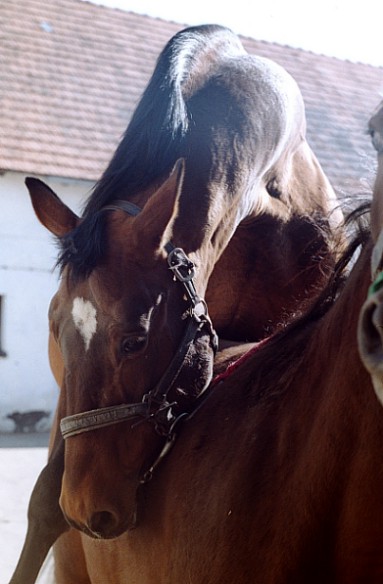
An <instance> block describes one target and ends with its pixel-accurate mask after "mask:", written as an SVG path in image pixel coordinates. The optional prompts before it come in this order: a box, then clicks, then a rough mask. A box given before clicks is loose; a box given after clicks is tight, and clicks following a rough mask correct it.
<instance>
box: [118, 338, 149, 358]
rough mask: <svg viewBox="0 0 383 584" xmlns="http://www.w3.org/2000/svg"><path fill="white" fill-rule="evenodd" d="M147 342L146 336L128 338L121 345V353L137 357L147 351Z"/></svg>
mask: <svg viewBox="0 0 383 584" xmlns="http://www.w3.org/2000/svg"><path fill="white" fill-rule="evenodd" d="M147 340H148V339H147V337H146V336H145V335H132V336H130V337H126V338H125V339H124V340H123V341H122V343H121V352H122V353H123V354H124V355H126V356H135V355H136V354H137V353H140V352H142V351H143V350H144V349H145V347H146V344H147Z"/></svg>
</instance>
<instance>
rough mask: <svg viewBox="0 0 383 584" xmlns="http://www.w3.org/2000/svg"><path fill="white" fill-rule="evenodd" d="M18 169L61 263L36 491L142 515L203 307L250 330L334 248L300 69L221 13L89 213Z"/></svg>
mask: <svg viewBox="0 0 383 584" xmlns="http://www.w3.org/2000/svg"><path fill="white" fill-rule="evenodd" d="M27 186H28V189H29V191H30V195H31V198H32V203H33V206H34V209H35V211H36V214H37V216H38V218H39V219H40V221H41V222H42V223H43V225H44V226H45V227H47V229H49V230H50V231H51V232H52V233H53V234H54V235H55V236H57V237H58V238H59V239H60V245H61V253H60V258H59V264H60V266H61V269H62V281H61V284H60V288H59V291H58V293H57V294H56V296H55V297H54V299H53V300H52V303H51V307H50V332H51V336H50V348H51V353H50V355H51V362H52V364H53V370H54V371H55V372H56V377H57V379H58V380H59V381H60V385H61V393H60V398H59V405H58V412H57V419H58V420H63V421H62V424H61V426H62V431H63V433H64V435H65V437H66V443H65V459H63V453H64V445H63V442H62V439H61V436H60V433H59V432H58V428H57V427H56V426H55V428H54V430H53V437H52V447H51V455H50V463H49V464H48V467H47V469H46V471H44V472H43V474H42V477H41V478H40V479H39V481H38V483H37V485H38V489H37V492H38V493H39V495H38V497H40V501H42V503H43V504H44V505H46V502H47V499H46V496H47V490H46V488H45V487H44V485H46V484H47V483H48V484H49V485H50V486H52V484H53V483H54V484H55V488H54V489H53V488H50V489H49V490H48V492H49V495H50V496H52V497H53V498H54V497H55V496H56V494H57V495H58V493H56V490H55V489H57V488H58V489H59V490H60V486H61V476H62V475H63V479H62V486H61V497H60V505H61V508H62V510H63V511H64V514H65V517H66V519H67V521H68V522H69V523H70V524H71V525H74V526H75V527H77V528H80V529H82V530H84V531H85V532H86V533H88V534H90V535H91V536H97V537H99V536H102V537H105V538H108V537H116V536H119V535H120V534H122V533H124V532H125V531H126V530H127V529H133V527H135V525H136V524H137V521H138V506H137V497H138V496H139V495H138V491H139V488H140V486H141V483H143V482H145V481H146V478H147V476H148V473H149V475H150V472H151V469H152V467H153V465H154V464H156V462H157V460H158V456H159V455H158V452H162V451H161V444H163V443H164V440H165V445H166V440H167V439H168V438H169V436H170V434H171V428H172V425H173V423H174V422H176V421H177V420H178V417H179V416H180V415H183V413H184V412H185V411H188V409H189V406H190V404H191V403H193V401H194V400H196V399H198V398H199V396H200V395H201V394H203V393H204V391H205V389H206V387H207V385H208V383H209V381H210V379H211V377H212V366H213V356H214V350H215V342H216V339H215V333H214V329H213V325H212V322H211V321H213V323H214V327H215V328H216V329H217V330H218V332H219V333H220V334H221V335H224V336H225V337H229V338H231V339H234V340H238V339H239V340H243V339H249V340H257V339H260V338H262V337H263V336H265V333H266V331H267V328H268V327H270V325H271V326H275V324H276V323H279V322H280V321H281V319H282V317H283V314H284V313H289V312H294V311H298V310H299V307H300V306H301V305H303V304H304V303H305V301H310V299H311V297H312V296H313V295H316V294H317V292H318V290H319V289H320V287H321V285H323V283H324V282H325V281H326V280H327V279H328V275H329V272H330V269H331V267H332V265H333V262H334V249H333V247H332V244H331V240H330V239H329V238H328V235H327V231H328V229H329V228H332V227H334V226H335V225H338V224H339V222H340V213H339V211H338V210H337V202H336V199H335V195H334V193H333V191H332V189H331V187H330V185H329V183H328V181H327V179H326V177H325V175H324V173H323V171H322V169H321V167H320V165H319V164H318V162H317V160H316V158H315V156H314V155H313V153H312V152H311V150H310V148H309V146H308V144H307V142H306V140H305V115H304V105H303V100H302V97H301V94H300V92H299V89H298V87H297V85H296V83H295V82H294V81H293V79H292V78H291V77H290V76H289V75H288V74H287V73H286V71H284V70H283V69H282V68H281V67H279V66H278V65H276V64H275V63H273V62H272V61H269V60H267V59H261V58H259V57H254V56H250V55H248V54H247V53H246V52H245V51H244V49H243V47H242V45H241V44H240V42H239V40H238V38H237V37H236V36H235V35H233V34H232V33H231V32H230V31H228V30H227V29H224V28H222V27H218V26H202V27H195V28H190V29H186V30H185V31H182V32H181V33H178V34H177V35H176V36H175V37H174V38H173V39H171V41H169V43H168V45H167V46H166V47H165V49H164V51H163V52H162V54H161V55H160V57H159V60H158V62H157V65H156V69H155V71H154V73H153V76H152V79H151V81H150V82H149V84H148V87H147V89H146V90H145V92H144V94H143V97H142V99H141V101H140V103H139V104H138V107H137V109H136V112H135V114H134V115H133V118H132V121H131V122H130V124H129V126H128V129H127V131H126V133H125V135H124V137H123V139H122V141H121V143H120V145H119V147H118V148H117V151H116V153H115V155H114V157H113V158H112V160H111V162H110V164H109V166H108V168H107V169H106V171H105V173H104V174H103V176H102V178H101V180H100V181H99V183H98V184H97V186H96V188H95V190H94V192H93V194H92V196H91V197H90V199H89V201H88V203H87V205H86V208H85V211H84V215H83V217H81V218H80V217H77V216H76V215H75V214H74V213H73V212H72V211H71V210H70V209H69V208H68V207H66V206H65V205H64V204H63V203H62V202H61V201H60V199H59V198H58V197H57V195H55V193H53V192H52V191H51V190H50V188H49V187H48V186H47V185H45V184H44V183H43V182H42V181H38V180H37V179H28V180H27ZM172 242H174V243H175V245H174V244H173V243H172ZM169 269H170V272H171V273H172V274H173V275H174V278H175V280H176V281H175V282H174V281H173V280H172V278H171V277H170V276H169ZM265 274H266V275H267V277H265ZM287 292H288V296H287V297H286V293H287ZM204 296H205V297H206V300H207V301H208V303H209V312H210V317H211V318H210V317H209V314H208V313H207V309H206V301H205V300H204V299H203V298H204ZM187 323H189V324H190V323H191V324H190V326H189V324H187ZM185 335H186V336H185ZM180 347H181V348H180ZM126 404H128V405H126ZM133 417H134V418H135V419H136V422H137V423H133V424H132V422H131V421H130V422H129V426H128V431H127V433H125V431H124V433H123V434H121V432H120V431H119V430H120V429H121V428H123V429H124V430H126V421H127V420H131V418H133ZM142 419H143V420H144V421H142ZM117 420H118V426H115V425H114V422H116V421H117ZM94 423H95V424H96V426H97V432H95V426H94ZM130 426H133V427H132V428H131V427H130ZM153 430H155V432H153ZM95 434H96V435H102V436H103V437H105V436H108V440H111V444H113V445H114V446H113V449H112V451H113V452H115V455H113V459H114V458H116V459H119V460H120V462H121V467H120V472H119V474H118V475H114V476H113V477H112V475H109V473H108V472H107V467H108V464H109V462H110V460H109V459H110V452H111V451H110V450H109V449H108V447H107V444H106V443H105V444H104V445H103V449H104V452H105V453H106V456H105V457H104V456H103V455H102V452H101V451H98V449H94V448H93V446H95V442H94V436H95ZM157 434H158V435H157ZM131 435H132V436H134V443H133V442H132V444H131V445H129V448H128V449H126V448H125V446H126V441H127V440H128V437H129V436H131ZM96 442H97V440H96ZM81 445H82V446H83V447H84V448H85V450H84V451H82V449H81V448H79V446H81ZM115 447H116V448H117V450H116V451H115V450H114V448H115ZM85 452H86V456H85V457H84V454H85ZM160 456H161V455H160ZM75 461H76V462H75ZM96 463H97V464H96ZM94 465H96V466H94ZM96 467H97V468H96ZM74 469H77V470H75V471H74ZM94 472H95V473H96V475H97V478H98V481H100V484H101V483H102V484H103V488H102V490H100V488H99V486H97V485H92V475H93V473H94ZM93 478H94V476H93ZM104 479H105V480H104ZM116 480H121V483H120V486H121V488H124V490H125V494H126V498H125V503H124V508H121V509H120V508H117V507H116V506H115V505H114V503H113V500H114V498H115V497H114V495H113V494H112V493H113V491H114V488H115V481H116ZM74 492H76V493H77V494H78V495H79V496H80V494H81V492H86V493H87V494H86V497H85V498H84V499H81V500H80V499H77V498H72V496H71V494H72V493H74ZM109 495H111V498H110V499H109ZM38 497H37V499H38ZM35 501H36V497H35V498H32V504H31V506H30V518H32V519H34V521H35V524H41V525H45V527H46V528H47V529H48V527H49V525H51V526H53V527H52V530H53V531H54V533H55V535H54V536H53V535H52V537H51V539H53V541H54V539H55V537H57V532H60V530H61V531H63V530H64V529H65V528H66V527H67V523H66V522H64V521H63V518H62V517H61V516H60V511H59V510H58V509H56V510H55V513H52V514H51V517H50V518H49V519H47V520H46V521H47V523H46V524H44V521H45V519H42V517H38V516H37V515H36V512H35V511H36V508H39V509H41V506H40V507H39V506H38V505H35V510H34V504H33V502H35ZM48 508H50V507H49V506H48ZM52 517H54V520H52ZM49 521H50V522H51V523H49ZM51 543H53V542H51ZM35 551H36V550H35ZM33 555H35V554H33ZM37 556H39V557H41V552H36V557H37ZM29 574H30V576H29V578H30V580H29V581H31V582H32V581H33V579H32V578H34V576H33V574H32V572H31V571H30V572H29ZM12 581H13V582H16V581H17V576H16V577H15V578H14V579H13V580H12ZM23 584H26V581H25V580H24V581H23Z"/></svg>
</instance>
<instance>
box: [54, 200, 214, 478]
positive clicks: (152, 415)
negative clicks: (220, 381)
mask: <svg viewBox="0 0 383 584" xmlns="http://www.w3.org/2000/svg"><path fill="white" fill-rule="evenodd" d="M119 209H121V210H123V211H125V212H126V213H128V214H129V215H133V216H136V215H138V214H139V213H140V211H141V209H140V208H139V207H137V206H136V205H134V204H133V203H130V202H129V201H120V200H118V201H115V202H113V204H111V205H108V206H106V207H104V208H103V211H114V210H119ZM165 249H166V251H167V254H168V257H167V261H168V266H169V269H170V270H171V271H172V273H173V277H174V279H175V280H178V281H179V282H181V283H182V285H183V286H184V288H185V290H186V294H187V298H188V300H189V303H190V306H189V308H188V310H187V311H186V313H185V314H184V315H183V316H182V318H184V319H185V320H186V319H187V326H186V329H185V333H184V336H183V338H182V340H181V343H180V346H179V348H178V349H177V351H176V353H175V355H174V357H173V359H172V361H171V362H170V364H169V366H168V368H167V369H166V371H165V373H164V375H163V376H162V377H161V379H160V381H159V382H158V384H157V385H156V386H155V387H154V388H153V389H152V390H150V391H149V392H148V393H146V394H145V395H144V396H143V398H142V401H141V402H139V403H133V404H121V405H118V406H110V407H106V408H99V409H95V410H89V411H87V412H81V413H78V414H74V415H72V416H67V417H65V418H63V419H62V420H61V422H60V428H61V433H62V435H63V437H64V438H65V439H66V438H69V437H72V436H76V435H77V434H82V433H83V432H88V431H90V430H96V429H98V428H103V427H105V426H111V425H114V424H117V423H119V422H124V421H126V420H131V419H137V418H138V419H140V420H139V421H137V422H136V424H135V425H137V424H139V423H140V422H141V421H148V422H150V423H152V424H153V425H154V428H155V430H156V432H157V433H158V434H160V435H161V436H165V437H166V438H167V443H166V445H165V447H164V449H163V451H162V452H161V454H160V456H159V457H158V459H157V461H156V463H155V465H156V464H157V463H158V462H159V460H160V459H162V457H163V456H164V455H165V453H166V452H167V451H168V449H169V446H170V443H171V442H172V440H173V429H174V427H175V425H176V424H177V422H178V420H179V419H181V418H183V417H185V416H187V415H188V413H187V412H185V413H181V414H177V415H176V414H174V412H173V408H174V406H176V405H177V402H169V401H168V394H169V392H170V390H171V389H172V387H173V386H174V383H175V381H176V380H177V378H178V376H179V374H180V372H181V370H182V368H183V366H184V364H185V362H186V361H187V360H188V356H189V353H190V351H191V350H192V343H193V340H194V338H195V336H196V334H197V332H198V331H201V330H202V329H204V328H206V329H207V332H208V334H209V336H210V342H211V346H212V348H213V351H214V353H215V352H216V350H217V346H218V339H217V335H216V333H215V331H214V329H213V325H212V323H211V320H210V318H209V315H208V310H207V305H206V302H205V300H204V299H203V298H200V297H199V296H198V294H197V293H196V289H195V286H194V282H193V278H194V275H195V267H194V264H193V262H192V261H191V260H190V259H189V258H188V257H187V255H186V254H185V252H184V251H183V250H182V249H181V248H179V247H175V246H174V245H173V244H172V243H171V242H168V243H167V244H166V246H165ZM155 465H153V467H151V469H150V473H151V472H152V470H153V468H154V466H155ZM147 479H148V476H147V473H146V478H145V481H146V480H147Z"/></svg>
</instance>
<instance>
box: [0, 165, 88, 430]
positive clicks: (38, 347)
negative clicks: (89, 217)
mask: <svg viewBox="0 0 383 584" xmlns="http://www.w3.org/2000/svg"><path fill="white" fill-rule="evenodd" d="M39 178H41V179H42V180H44V181H45V182H47V184H49V186H50V187H51V188H52V189H53V190H54V191H55V192H56V193H57V194H58V195H59V196H60V197H61V198H62V200H63V201H64V202H65V203H66V204H67V205H68V206H70V207H71V208H72V209H73V210H74V211H76V212H77V213H78V212H79V211H80V209H81V206H82V204H83V202H84V200H85V199H86V197H87V194H88V193H89V190H90V189H91V187H92V184H91V183H89V182H86V181H70V180H63V179H58V178H54V177H53V178H52V177H39ZM24 179H25V176H24V175H23V174H19V173H10V172H9V173H6V174H4V175H2V176H0V201H1V213H0V296H1V297H2V304H3V306H2V322H1V325H2V326H1V328H2V331H1V335H2V336H1V348H2V349H3V350H4V351H5V353H6V356H4V357H0V431H3V432H4V431H12V430H13V429H14V424H13V422H12V421H11V420H8V419H7V418H6V415H7V414H9V413H11V412H14V411H19V412H25V411H29V410H49V411H50V412H53V410H54V409H55V404H56V399H57V391H58V388H57V386H56V383H55V381H54V379H53V376H52V374H51V372H50V369H49V364H48V355H47V338H48V335H47V330H48V325H47V311H48V306H49V302H50V299H51V297H52V296H53V294H54V293H55V291H56V289H57V283H58V273H57V270H56V271H53V267H54V264H55V258H56V247H55V244H54V241H53V237H52V236H51V235H50V234H49V232H48V231H46V229H45V228H44V227H43V226H42V225H41V224H40V223H39V222H38V220H37V218H36V216H35V214H34V212H33V208H32V205H31V202H30V198H29V195H28V191H27V189H26V187H25V185H24ZM49 424H50V419H44V420H42V422H41V423H40V425H39V426H38V427H40V428H41V427H44V426H45V427H47V426H49Z"/></svg>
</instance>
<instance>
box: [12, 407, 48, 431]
mask: <svg viewBox="0 0 383 584" xmlns="http://www.w3.org/2000/svg"><path fill="white" fill-rule="evenodd" d="M5 417H6V418H7V419H9V420H12V421H13V422H14V432H18V433H27V432H46V431H47V430H48V429H49V428H50V421H49V419H50V417H51V412H46V411H43V410H31V411H28V412H13V413H12V414H7V415H6V416H5Z"/></svg>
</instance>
